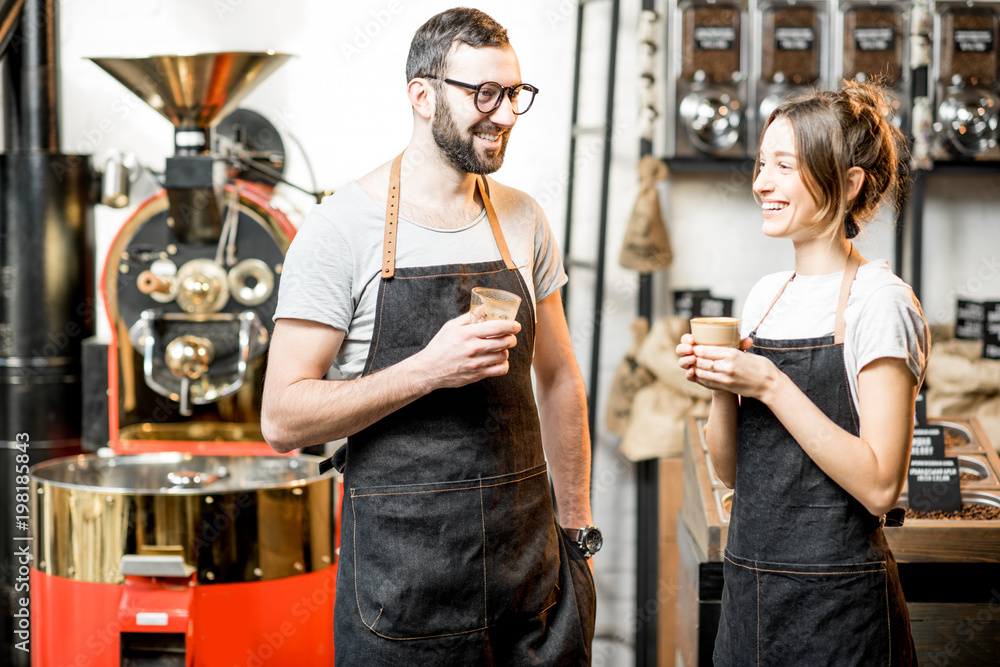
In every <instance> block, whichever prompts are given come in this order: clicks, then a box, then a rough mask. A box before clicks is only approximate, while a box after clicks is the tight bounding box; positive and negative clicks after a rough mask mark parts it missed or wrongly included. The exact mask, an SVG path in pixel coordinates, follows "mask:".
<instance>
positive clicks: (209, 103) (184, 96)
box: [90, 51, 292, 128]
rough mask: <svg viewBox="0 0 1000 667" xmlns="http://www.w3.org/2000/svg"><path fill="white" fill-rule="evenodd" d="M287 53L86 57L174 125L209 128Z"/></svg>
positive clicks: (281, 61) (281, 60)
mask: <svg viewBox="0 0 1000 667" xmlns="http://www.w3.org/2000/svg"><path fill="white" fill-rule="evenodd" d="M291 57H292V56H290V55H288V54H285V53H276V52H275V51H266V52H261V53H236V52H229V53H199V54H195V55H188V56H180V55H171V56H149V57H144V58H90V60H92V61H94V63H96V64H97V65H98V66H100V67H101V68H102V69H103V70H104V71H106V72H107V73H108V74H110V75H111V76H113V77H115V78H116V79H118V81H120V82H121V83H122V84H123V85H124V86H125V87H126V88H128V89H129V90H131V91H132V92H133V93H135V94H136V95H137V96H138V97H139V99H141V100H143V101H144V102H145V103H146V104H148V105H149V106H151V107H153V108H154V109H156V110H157V111H158V112H160V114H161V115H162V116H163V117H164V118H166V119H167V120H169V121H170V122H171V123H173V124H174V126H175V127H177V128H195V127H199V128H208V127H211V126H212V125H213V124H214V123H215V122H216V121H217V120H219V119H221V118H223V117H225V116H226V115H228V114H229V113H231V112H232V111H234V110H235V109H236V107H237V106H238V105H239V103H240V101H241V100H242V99H243V98H244V97H246V95H247V94H248V93H250V91H252V90H253V89H254V88H256V87H257V86H258V85H259V84H260V83H261V82H262V81H263V80H264V79H266V78H267V77H268V76H270V75H271V74H272V73H273V72H274V71H275V70H277V69H278V68H279V67H281V66H282V65H283V64H284V63H285V61H287V60H288V59H289V58H291Z"/></svg>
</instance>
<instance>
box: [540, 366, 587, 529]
mask: <svg viewBox="0 0 1000 667" xmlns="http://www.w3.org/2000/svg"><path fill="white" fill-rule="evenodd" d="M538 407H539V415H540V417H541V423H542V443H543V445H544V447H545V455H546V458H547V459H548V463H549V472H550V474H551V475H552V485H553V487H554V489H555V494H556V504H557V506H558V510H559V523H560V524H561V525H562V526H564V527H566V528H582V527H583V526H587V525H590V524H591V523H593V518H592V516H591V509H590V434H589V433H588V431H587V396H586V393H585V392H584V388H583V381H582V379H581V378H580V377H579V374H578V373H566V374H565V376H564V377H561V378H559V379H557V380H554V381H553V382H552V386H551V387H545V386H540V387H539V397H538Z"/></svg>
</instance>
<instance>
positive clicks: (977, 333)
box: [955, 299, 986, 340]
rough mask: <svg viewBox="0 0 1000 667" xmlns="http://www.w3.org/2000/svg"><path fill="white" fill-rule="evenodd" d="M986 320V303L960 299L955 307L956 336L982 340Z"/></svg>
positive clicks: (964, 338)
mask: <svg viewBox="0 0 1000 667" xmlns="http://www.w3.org/2000/svg"><path fill="white" fill-rule="evenodd" d="M985 322H986V310H985V308H984V304H981V303H979V302H978V301H967V300H964V299H959V300H958V301H957V307H956V309H955V338H961V339H963V340H982V338H983V326H984V324H985Z"/></svg>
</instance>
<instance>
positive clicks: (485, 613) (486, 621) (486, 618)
mask: <svg viewBox="0 0 1000 667" xmlns="http://www.w3.org/2000/svg"><path fill="white" fill-rule="evenodd" d="M479 515H480V516H481V517H482V519H483V624H484V625H489V622H490V618H489V604H488V601H487V598H486V506H485V503H484V502H483V480H482V479H480V480H479Z"/></svg>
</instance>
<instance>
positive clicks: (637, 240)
mask: <svg viewBox="0 0 1000 667" xmlns="http://www.w3.org/2000/svg"><path fill="white" fill-rule="evenodd" d="M666 177H667V166H666V165H665V164H663V161H662V160H659V159H657V158H655V157H653V156H651V155H647V156H645V157H643V158H642V159H641V160H640V161H639V196H638V197H637V198H636V202H635V206H634V207H633V208H632V215H631V216H629V219H628V225H627V226H626V228H625V240H624V242H623V243H622V251H621V256H620V257H619V260H618V261H619V262H620V263H621V265H622V266H624V267H625V268H626V269H632V270H634V271H638V272H639V273H653V272H654V271H659V270H661V269H665V268H667V267H668V266H670V262H671V260H672V259H673V251H672V250H671V248H670V239H669V238H668V237H667V227H666V225H665V224H664V222H663V214H662V212H661V211H660V197H659V195H658V194H657V191H656V183H657V181H662V180H663V179H665V178H666Z"/></svg>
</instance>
